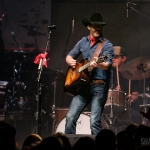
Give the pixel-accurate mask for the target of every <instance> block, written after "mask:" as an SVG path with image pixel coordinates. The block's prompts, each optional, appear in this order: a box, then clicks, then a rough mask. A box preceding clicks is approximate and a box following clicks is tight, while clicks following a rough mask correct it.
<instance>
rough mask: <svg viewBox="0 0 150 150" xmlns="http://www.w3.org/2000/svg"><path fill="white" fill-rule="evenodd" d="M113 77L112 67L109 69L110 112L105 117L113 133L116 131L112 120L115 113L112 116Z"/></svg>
mask: <svg viewBox="0 0 150 150" xmlns="http://www.w3.org/2000/svg"><path fill="white" fill-rule="evenodd" d="M113 78H114V72H113V68H112V69H111V82H110V87H111V88H110V89H111V96H110V104H111V105H110V114H109V117H108V115H106V117H107V119H108V120H109V123H110V125H109V127H110V129H111V130H113V131H114V132H115V133H116V132H117V131H116V128H115V127H114V120H115V119H116V117H117V115H116V116H114V112H113V82H114V81H113Z"/></svg>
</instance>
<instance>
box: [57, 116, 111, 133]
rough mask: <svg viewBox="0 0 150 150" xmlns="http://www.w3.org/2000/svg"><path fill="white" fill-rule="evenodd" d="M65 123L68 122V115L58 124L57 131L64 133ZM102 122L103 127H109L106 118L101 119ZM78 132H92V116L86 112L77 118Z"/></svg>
mask: <svg viewBox="0 0 150 150" xmlns="http://www.w3.org/2000/svg"><path fill="white" fill-rule="evenodd" d="M65 124H66V117H65V118H63V119H62V120H61V121H60V123H59V124H58V126H57V127H56V131H55V132H56V133H57V132H62V133H64V131H65ZM101 124H102V128H103V129H108V128H109V126H108V124H107V123H106V122H105V120H104V119H103V118H102V119H101ZM76 134H91V129H90V117H89V116H88V115H85V114H81V115H80V117H79V118H78V120H77V124H76Z"/></svg>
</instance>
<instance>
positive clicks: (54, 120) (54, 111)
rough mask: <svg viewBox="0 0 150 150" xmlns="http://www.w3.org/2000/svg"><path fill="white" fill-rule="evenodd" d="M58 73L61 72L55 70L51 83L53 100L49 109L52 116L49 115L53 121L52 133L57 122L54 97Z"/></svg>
mask: <svg viewBox="0 0 150 150" xmlns="http://www.w3.org/2000/svg"><path fill="white" fill-rule="evenodd" d="M60 72H62V71H59V70H57V73H56V76H55V79H54V82H53V83H52V85H54V98H53V105H52V106H51V108H52V114H50V115H51V117H52V119H53V125H52V133H54V131H55V124H56V122H57V120H56V105H55V97H56V85H57V79H58V74H59V73H60Z"/></svg>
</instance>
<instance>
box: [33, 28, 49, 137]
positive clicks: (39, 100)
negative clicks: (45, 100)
mask: <svg viewBox="0 0 150 150" xmlns="http://www.w3.org/2000/svg"><path fill="white" fill-rule="evenodd" d="M50 35H51V30H49V35H48V40H47V45H46V49H45V51H44V52H43V53H45V52H46V51H47V49H48V45H49V41H50ZM42 70H43V59H42V58H41V59H40V62H39V66H38V77H37V79H36V81H38V94H37V97H36V98H37V111H36V113H35V117H36V133H37V134H39V135H41V113H42V108H41V104H42V81H41V74H42Z"/></svg>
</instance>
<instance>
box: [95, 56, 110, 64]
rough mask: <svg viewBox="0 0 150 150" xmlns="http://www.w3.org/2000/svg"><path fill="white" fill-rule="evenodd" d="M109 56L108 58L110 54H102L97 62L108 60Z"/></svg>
mask: <svg viewBox="0 0 150 150" xmlns="http://www.w3.org/2000/svg"><path fill="white" fill-rule="evenodd" d="M107 58H108V55H103V56H100V57H98V60H97V63H102V62H106V60H107Z"/></svg>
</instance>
